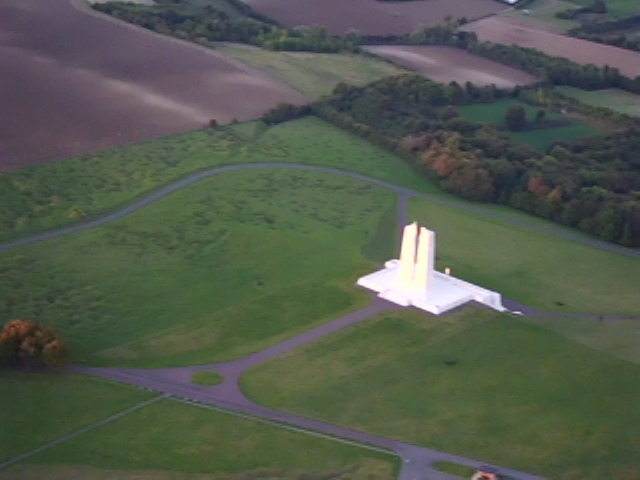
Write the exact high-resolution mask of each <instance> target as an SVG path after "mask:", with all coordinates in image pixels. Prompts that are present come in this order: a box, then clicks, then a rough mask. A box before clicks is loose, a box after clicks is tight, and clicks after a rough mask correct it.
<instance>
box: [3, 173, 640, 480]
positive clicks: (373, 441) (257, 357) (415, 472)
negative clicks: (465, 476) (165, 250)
mask: <svg viewBox="0 0 640 480" xmlns="http://www.w3.org/2000/svg"><path fill="white" fill-rule="evenodd" d="M264 168H279V169H294V170H309V171H316V172H323V173H330V174H335V175H341V176H344V177H349V178H354V179H358V180H362V181H365V182H368V183H371V184H374V185H378V186H381V187H385V188H389V189H391V190H393V191H394V192H396V193H397V194H398V198H399V202H398V227H399V228H400V229H402V227H403V226H404V224H406V223H407V201H408V199H409V198H411V197H414V196H415V197H419V198H424V199H426V200H429V201H432V202H435V203H438V204H441V205H447V206H450V207H454V208H459V209H461V210H465V211H469V212H473V213H475V214H478V215H482V216H486V217H491V218H495V219H499V220H503V221H506V222H509V223H512V224H516V225H520V226H524V227H527V228H531V229H533V230H537V231H540V232H544V233H549V234H553V235H556V236H560V237H564V238H568V239H571V240H574V241H578V242H580V243H583V244H586V245H590V246H592V247H595V248H601V249H605V250H608V251H612V252H616V253H621V254H623V255H629V256H632V257H640V251H638V250H633V249H629V248H624V247H620V246H617V245H612V244H608V243H605V242H601V241H598V240H590V239H585V238H583V237H581V236H577V235H573V234H571V233H568V232H563V231H559V230H554V229H552V228H545V227H541V226H539V225H534V224H530V223H528V222H525V221H520V220H517V219H513V218H510V217H507V216H503V215H500V214H497V213H494V212H487V211H485V210H483V209H481V208H478V207H474V206H472V205H468V204H465V203H462V202H457V201H453V200H447V199H443V198H440V197H436V196H433V195H428V194H423V193H419V192H416V191H414V190H411V189H408V188H405V187H402V186H399V185H395V184H392V183H389V182H385V181H383V180H379V179H375V178H371V177H368V176H366V175H362V174H359V173H353V172H347V171H343V170H339V169H336V168H330V167H322V166H313V165H298V164H288V163H255V164H242V165H229V166H223V167H215V168H211V169H208V170H204V171H200V172H197V173H194V174H191V175H189V176H187V177H185V178H182V179H181V180H178V181H176V182H174V183H172V184H170V185H167V186H165V187H163V188H161V189H159V190H157V191H155V192H153V193H151V194H149V195H148V196H146V197H144V198H142V199H140V200H137V201H134V202H132V203H131V204H129V205H128V206H126V207H124V208H122V209H120V210H118V211H116V212H113V213H110V214H107V215H105V216H103V217H100V218H97V219H95V220H91V221H88V222H85V223H81V224H76V225H73V226H70V227H66V228H61V229H58V230H53V231H49V232H44V233H41V234H38V235H33V236H31V237H26V238H21V239H18V240H14V241H10V242H5V243H0V252H2V251H7V250H10V249H12V248H16V247H20V246H23V245H27V244H30V243H35V242H40V241H44V240H49V239H52V238H56V237H60V236H63V235H68V234H72V233H76V232H80V231H83V230H88V229H91V228H94V227H98V226H101V225H104V224H106V223H109V222H112V221H115V220H118V219H120V218H122V217H125V216H126V215H129V214H131V213H133V212H135V211H137V210H139V209H141V208H143V207H145V206H147V205H149V204H150V203H153V202H155V201H157V200H160V199H162V198H164V197H166V196H168V195H170V194H172V193H173V192H176V191H177V190H180V189H182V188H185V187H187V186H189V185H191V184H193V183H195V182H198V181H200V180H203V179H205V178H208V177H211V176H214V175H218V174H221V173H225V172H233V171H239V170H249V169H264ZM504 303H505V305H506V306H507V307H508V308H510V309H512V310H519V311H521V312H523V313H524V314H526V315H545V314H546V315H552V314H550V313H545V312H539V311H537V310H535V309H532V308H529V307H526V306H524V305H520V304H518V303H516V302H513V301H509V300H505V301H504ZM400 308H402V307H398V306H397V305H394V304H391V303H388V302H386V301H385V300H382V299H380V298H378V297H377V296H374V295H372V299H371V303H370V305H369V306H367V307H365V308H363V309H361V310H358V311H356V312H352V313H350V314H348V315H345V316H343V317H341V318H339V319H337V320H334V321H333V322H330V323H328V324H325V325H321V326H319V327H317V328H315V329H312V330H310V331H308V332H305V333H303V334H301V335H298V336H296V337H293V338H291V339H289V340H286V341H284V342H282V343H280V344H277V345H274V346H272V347H269V348H267V349H265V350H262V351H259V352H256V353H254V354H252V355H249V356H247V357H245V358H242V359H239V360H235V361H231V362H224V363H216V364H210V365H196V366H188V367H177V368H163V369H150V370H149V369H123V368H90V367H71V368H69V369H68V370H69V371H71V372H76V373H83V374H88V375H96V376H100V377H104V378H109V379H112V380H117V381H122V382H125V383H129V384H133V385H138V386H140V387H144V388H149V389H152V390H156V391H159V392H163V393H164V394H165V395H169V396H173V397H176V398H179V399H187V400H189V401H194V402H200V403H204V404H209V405H215V406H217V407H220V408H223V409H226V410H229V411H232V412H242V413H243V414H247V415H250V416H253V417H259V418H266V419H270V420H273V421H275V422H280V423H284V424H289V425H296V426H298V427H301V428H304V429H308V430H315V431H318V432H323V433H325V434H329V435H333V436H337V437H341V438H345V439H350V440H353V441H355V442H358V443H362V444H368V445H373V446H376V447H379V448H380V449H384V450H387V451H392V452H395V453H396V454H397V455H398V456H399V457H400V458H401V459H402V469H401V472H400V479H401V480H438V479H441V480H444V479H451V478H454V477H452V476H450V475H448V474H445V473H442V472H438V471H436V470H434V469H433V468H432V464H433V462H436V461H447V462H453V463H458V464H461V465H467V466H470V467H479V466H481V465H483V464H484V462H480V461H478V460H473V459H469V458H464V457H459V456H457V455H452V454H447V453H444V452H439V451H436V450H432V449H428V448H424V447H419V446H415V445H410V444H407V443H404V442H400V441H397V440H394V439H389V438H384V437H379V436H375V435H371V434H368V433H365V432H360V431H356V430H351V429H347V428H343V427H339V426H336V425H331V424H328V423H324V422H319V421H316V420H312V419H308V418H302V417H298V416H295V415H291V414H288V413H285V412H280V411H276V410H271V409H268V408H265V407H262V406H260V405H258V404H256V403H254V402H253V401H251V400H250V399H248V398H247V397H246V396H245V395H244V394H243V393H242V391H241V390H240V386H239V380H240V376H241V375H242V373H243V372H245V371H246V370H247V369H248V368H250V367H252V366H254V365H257V364H260V363H263V362H265V361H267V360H269V359H271V358H274V357H276V356H279V355H282V354H284V353H286V352H289V351H291V350H293V349H295V348H298V347H300V346H302V345H305V344H307V343H309V342H313V341H315V340H317V339H319V338H321V337H323V336H325V335H328V334H330V333H332V332H335V331H337V330H339V329H341V328H345V327H347V326H349V325H353V324H355V323H357V322H360V321H362V320H364V319H367V318H370V317H371V316H373V315H375V314H377V313H380V312H383V311H386V310H391V309H400ZM576 316H578V315H576ZM586 316H590V317H593V316H594V315H586ZM612 317H613V316H612ZM626 318H628V317H626ZM202 370H211V371H216V372H219V373H221V374H222V375H223V376H224V378H225V380H224V382H223V383H222V384H220V385H216V386H214V387H201V386H196V385H194V384H192V383H191V381H190V377H191V374H192V373H193V372H196V371H202ZM498 470H499V471H500V472H501V473H503V474H505V475H509V476H511V477H514V478H516V479H523V480H524V479H526V480H533V479H538V478H541V477H537V476H535V475H532V474H528V473H525V472H519V471H515V470H510V469H506V468H498Z"/></svg>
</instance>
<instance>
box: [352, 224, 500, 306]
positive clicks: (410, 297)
mask: <svg viewBox="0 0 640 480" xmlns="http://www.w3.org/2000/svg"><path fill="white" fill-rule="evenodd" d="M435 251H436V234H435V232H433V231H431V230H427V229H426V228H424V227H419V226H418V224H417V223H416V222H414V223H412V224H410V225H407V226H406V227H404V233H403V235H402V246H401V248H400V260H389V261H388V262H386V263H385V264H384V266H385V268H384V269H382V270H379V271H377V272H374V273H372V274H370V275H366V276H364V277H362V278H359V279H358V285H360V286H362V287H365V288H367V289H369V290H373V291H374V292H377V293H378V295H379V296H380V297H382V298H384V299H386V300H389V301H390V302H393V303H396V304H398V305H402V306H404V307H408V306H414V307H417V308H419V309H421V310H426V311H427V312H431V313H433V314H435V315H439V314H441V313H444V312H446V311H448V310H451V309H452V308H455V307H457V306H459V305H462V304H464V303H467V302H470V301H473V300H475V301H476V302H478V303H482V304H484V305H486V306H488V307H490V308H493V309H495V310H499V311H505V310H506V308H504V307H503V306H502V297H501V295H500V294H499V293H496V292H492V291H490V290H486V289H484V288H481V287H478V286H476V285H473V284H471V283H468V282H465V281H464V280H460V279H458V278H454V277H452V276H451V275H449V274H448V273H441V272H438V271H436V270H435ZM447 271H448V269H447Z"/></svg>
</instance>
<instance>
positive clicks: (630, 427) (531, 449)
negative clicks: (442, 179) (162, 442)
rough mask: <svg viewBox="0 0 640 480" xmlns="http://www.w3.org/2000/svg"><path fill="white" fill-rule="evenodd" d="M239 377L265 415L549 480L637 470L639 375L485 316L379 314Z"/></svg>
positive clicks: (631, 474)
mask: <svg viewBox="0 0 640 480" xmlns="http://www.w3.org/2000/svg"><path fill="white" fill-rule="evenodd" d="M559 321H562V320H560V319H559ZM241 380H242V388H243V391H245V393H246V394H248V395H249V396H250V397H251V398H252V399H253V400H255V401H258V402H260V403H261V404H263V405H266V406H268V407H271V408H277V409H284V410H286V411H289V412H294V413H296V414H299V415H302V416H306V417H310V418H316V419H321V420H323V421H328V422H331V423H335V424H339V425H344V426H348V427H350V428H355V429H359V430H364V431H368V432H372V433H375V434H379V435H384V436H390V437H394V438H398V439H402V440H404V441H408V442H412V443H416V444H419V445H424V446H428V447H434V448H437V449H441V450H444V451H448V452H453V453H457V454H461V455H465V456H470V457H472V458H481V459H483V460H485V461H487V462H491V463H497V464H499V465H503V466H509V467H513V468H519V469H523V470H526V471H529V472H532V473H538V474H540V475H544V476H546V477H548V478H554V479H567V480H569V479H571V480H573V479H582V480H586V479H594V480H595V479H602V478H615V479H616V480H633V479H635V478H637V472H638V471H640V458H639V457H638V455H637V442H638V438H640V410H639V409H638V408H637V399H638V396H639V395H640V366H639V365H636V364H633V363H630V362H627V361H624V360H621V359H618V358H616V357H614V356H612V355H609V354H606V353H602V352H599V351H596V350H593V349H590V348H587V347H585V346H583V345H580V344H578V343H575V342H572V341H570V340H567V339H565V338H563V337H562V336H560V335H557V334H555V333H553V332H550V331H549V330H547V329H544V328H540V327H537V326H534V325H531V324H529V323H527V322H523V321H522V320H521V319H519V318H517V317H513V316H508V315H504V314H500V313H497V312H494V311H491V310H485V309H479V308H465V309H463V310H459V311H457V312H454V313H451V314H447V315H445V316H442V317H433V316H430V315H427V314H424V313H421V312H417V311H406V310H405V311H396V312H387V313H384V314H381V315H379V316H378V317H376V318H374V319H371V320H367V321H366V322H363V323H360V324H358V325H355V326H353V327H350V328H349V329H347V330H342V331H340V332H336V333H335V334H332V335H331V336H329V337H326V338H324V339H321V340H319V341H318V342H315V343H313V344H310V345H308V346H306V347H303V348H301V349H298V350H297V351H295V352H292V353H291V354H288V355H285V356H283V357H280V358H277V359H274V360H271V361H269V362H267V363H266V364H263V365H260V366H256V367H254V368H253V369H251V370H250V371H249V372H248V373H247V374H245V375H244V376H243V378H242V379H241Z"/></svg>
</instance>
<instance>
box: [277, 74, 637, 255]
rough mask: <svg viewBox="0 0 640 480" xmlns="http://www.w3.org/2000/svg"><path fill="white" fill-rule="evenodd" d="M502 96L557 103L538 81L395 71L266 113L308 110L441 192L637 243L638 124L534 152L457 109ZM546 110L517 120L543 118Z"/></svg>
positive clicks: (548, 105) (282, 115) (281, 115)
mask: <svg viewBox="0 0 640 480" xmlns="http://www.w3.org/2000/svg"><path fill="white" fill-rule="evenodd" d="M504 98H518V99H523V100H530V101H537V102H538V105H539V106H540V107H543V109H544V110H546V109H553V108H558V106H559V105H565V104H564V103H563V99H562V98H561V97H555V96H554V95H553V94H552V93H550V92H547V93H544V92H542V91H540V89H539V88H538V89H537V88H534V89H513V90H503V89H498V88H496V87H493V86H489V87H477V86H475V85H473V84H471V83H467V84H465V85H458V84H456V83H455V82H452V83H450V84H448V85H445V84H438V83H434V82H432V81H430V80H428V79H426V78H424V77H422V76H419V75H402V76H399V77H391V78H387V79H383V80H380V81H378V82H374V83H372V84H370V85H368V86H366V87H352V86H348V85H345V84H340V85H338V86H337V87H336V89H335V91H334V94H333V95H332V96H330V97H327V98H325V99H323V100H321V101H318V102H316V103H314V104H313V105H311V107H310V110H309V109H303V108H295V107H287V106H285V105H283V106H281V107H280V108H278V109H276V111H275V112H271V113H270V114H269V116H268V118H270V120H271V121H272V122H273V121H276V122H277V121H284V120H287V119H288V118H295V117H297V116H301V115H304V114H306V113H307V112H308V111H311V112H312V113H314V114H316V115H318V116H320V117H322V118H324V119H326V120H328V121H330V122H332V123H334V124H336V125H338V126H339V127H341V128H344V129H346V130H349V131H351V132H353V133H355V134H357V135H360V136H362V137H363V138H366V139H367V140H369V141H371V142H373V143H375V144H377V145H379V146H381V147H383V148H386V149H388V150H391V151H393V152H395V153H396V154H398V155H399V156H401V157H403V158H405V159H406V160H407V161H409V162H410V163H411V164H412V165H413V166H414V167H415V168H416V169H417V170H418V171H420V172H422V173H424V174H426V175H429V176H430V177H431V178H433V179H434V180H435V181H436V182H437V183H438V184H439V185H440V186H441V187H442V188H443V189H444V190H446V191H448V192H451V193H453V194H456V195H458V196H461V197H463V198H466V199H469V200H474V201H481V202H490V203H502V204H507V205H510V206H512V207H515V208H518V209H520V210H524V211H526V212H528V213H532V214H534V215H537V216H540V217H543V218H547V219H550V220H553V221H555V222H557V223H561V224H563V225H567V226H571V227H575V228H578V229H580V230H583V231H585V232H588V233H591V234H593V235H596V236H598V237H600V238H603V239H605V240H607V241H611V242H616V243H620V244H622V245H626V246H632V247H637V246H640V121H638V120H634V119H625V123H624V125H621V128H620V130H619V131H616V132H615V133H611V134H608V135H602V136H597V137H585V138H583V139H582V140H581V141H579V142H577V143H576V144H574V145H572V144H568V143H566V142H563V141H557V142H555V144H554V145H553V146H552V147H551V148H550V149H549V150H548V151H547V152H539V151H537V150H536V149H534V148H532V147H529V146H527V145H524V144H520V143H518V142H515V141H513V140H511V139H510V138H509V137H507V136H506V135H505V134H504V132H503V131H501V129H500V127H499V126H494V125H489V124H482V123H475V122H471V121H469V120H467V119H465V118H463V117H461V116H460V115H459V113H458V111H457V109H458V107H460V106H463V105H468V104H473V103H491V102H495V101H498V100H500V99H504ZM512 115H513V114H512ZM521 115H522V114H521V113H518V114H517V115H516V116H520V120H518V119H516V120H515V121H516V122H518V121H520V122H521V121H522V118H521ZM545 116H546V115H545V114H540V113H538V114H537V115H535V118H532V119H528V120H525V121H528V122H532V123H535V122H544V121H545V118H544V117H545ZM505 120H507V119H505ZM512 121H513V120H512ZM504 128H505V129H506V128H510V127H509V126H508V125H506V124H505V127H504ZM516 128H518V127H516Z"/></svg>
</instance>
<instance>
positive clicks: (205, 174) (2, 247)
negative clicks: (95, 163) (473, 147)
mask: <svg viewBox="0 0 640 480" xmlns="http://www.w3.org/2000/svg"><path fill="white" fill-rule="evenodd" d="M263 168H279V169H291V170H309V171H313V172H323V173H330V174H334V175H341V176H343V177H349V178H355V179H358V180H362V181H364V182H367V183H371V184H373V185H378V186H381V187H385V188H389V189H391V190H393V191H394V192H396V193H397V194H398V195H400V196H401V197H404V198H410V197H418V198H423V199H425V200H429V201H430V202H434V203H437V204H440V205H446V206H448V207H453V208H458V209H460V210H464V211H467V212H472V213H474V214H476V215H480V216H484V217H488V218H493V219H497V220H501V221H504V222H508V223H511V224H514V225H519V226H522V227H526V228H529V229H531V230H536V231H538V232H543V233H548V234H550V235H555V236H557V237H562V238H566V239H569V240H573V241H575V242H579V243H582V244H585V245H589V246H591V247H595V248H599V249H602V250H607V251H610V252H615V253H620V254H622V255H628V256H631V257H636V258H640V250H635V249H632V248H626V247H622V246H619V245H614V244H611V243H607V242H603V241H600V240H595V239H589V238H584V237H583V236H581V235H577V234H573V233H571V232H565V231H563V230H559V229H554V228H550V227H543V226H540V225H536V224H533V223H529V222H526V221H524V220H519V219H515V218H511V217H509V216H506V215H500V214H499V213H495V212H490V211H486V210H485V209H483V208H480V207H476V206H474V205H469V204H467V203H464V202H460V201H455V200H448V199H445V198H441V197H438V196H435V195H429V194H426V193H420V192H417V191H415V190H411V189H410V188H406V187H402V186H400V185H396V184H393V183H390V182H385V181H384V180H379V179H377V178H372V177H368V176H366V175H362V174H360V173H354V172H348V171H345V170H340V169H337V168H331V167H322V166H317V165H300V164H294V163H248V164H241V165H227V166H224V167H214V168H210V169H208V170H203V171H200V172H196V173H193V174H191V175H189V176H187V177H184V178H182V179H180V180H178V181H176V182H174V183H172V184H170V185H167V186H165V187H162V188H160V189H159V190H156V191H155V192H153V193H151V194H149V195H148V196H146V197H144V198H142V199H140V200H137V201H134V202H133V203H131V204H129V205H127V206H126V207H124V208H122V209H121V210H118V211H116V212H113V213H110V214H107V215H105V216H103V217H100V218H97V219H95V220H91V221H89V222H85V223H80V224H76V225H73V226H70V227H66V228H61V229H58V230H51V231H48V232H44V233H40V234H37V235H33V236H30V237H25V238H20V239H18V240H13V241H9V242H4V243H0V252H3V251H6V250H9V249H11V248H15V247H20V246H22V245H27V244H29V243H35V242H41V241H43V240H50V239H52V238H56V237H60V236H62V235H68V234H70V233H76V232H80V231H82V230H88V229H90V228H95V227H99V226H100V225H104V224H106V223H109V222H113V221H114V220H118V219H119V218H122V217H125V216H127V215H129V214H131V213H133V212H135V211H137V210H140V209H141V208H143V207H146V206H147V205H149V204H150V203H153V202H155V201H157V200H160V199H161V198H164V197H166V196H167V195H171V194H172V193H173V192H176V191H177V190H180V189H182V188H185V187H187V186H189V185H191V184H192V183H195V182H199V181H200V180H203V179H205V178H209V177H212V176H214V175H219V174H221V173H226V172H235V171H239V170H250V169H263Z"/></svg>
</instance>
